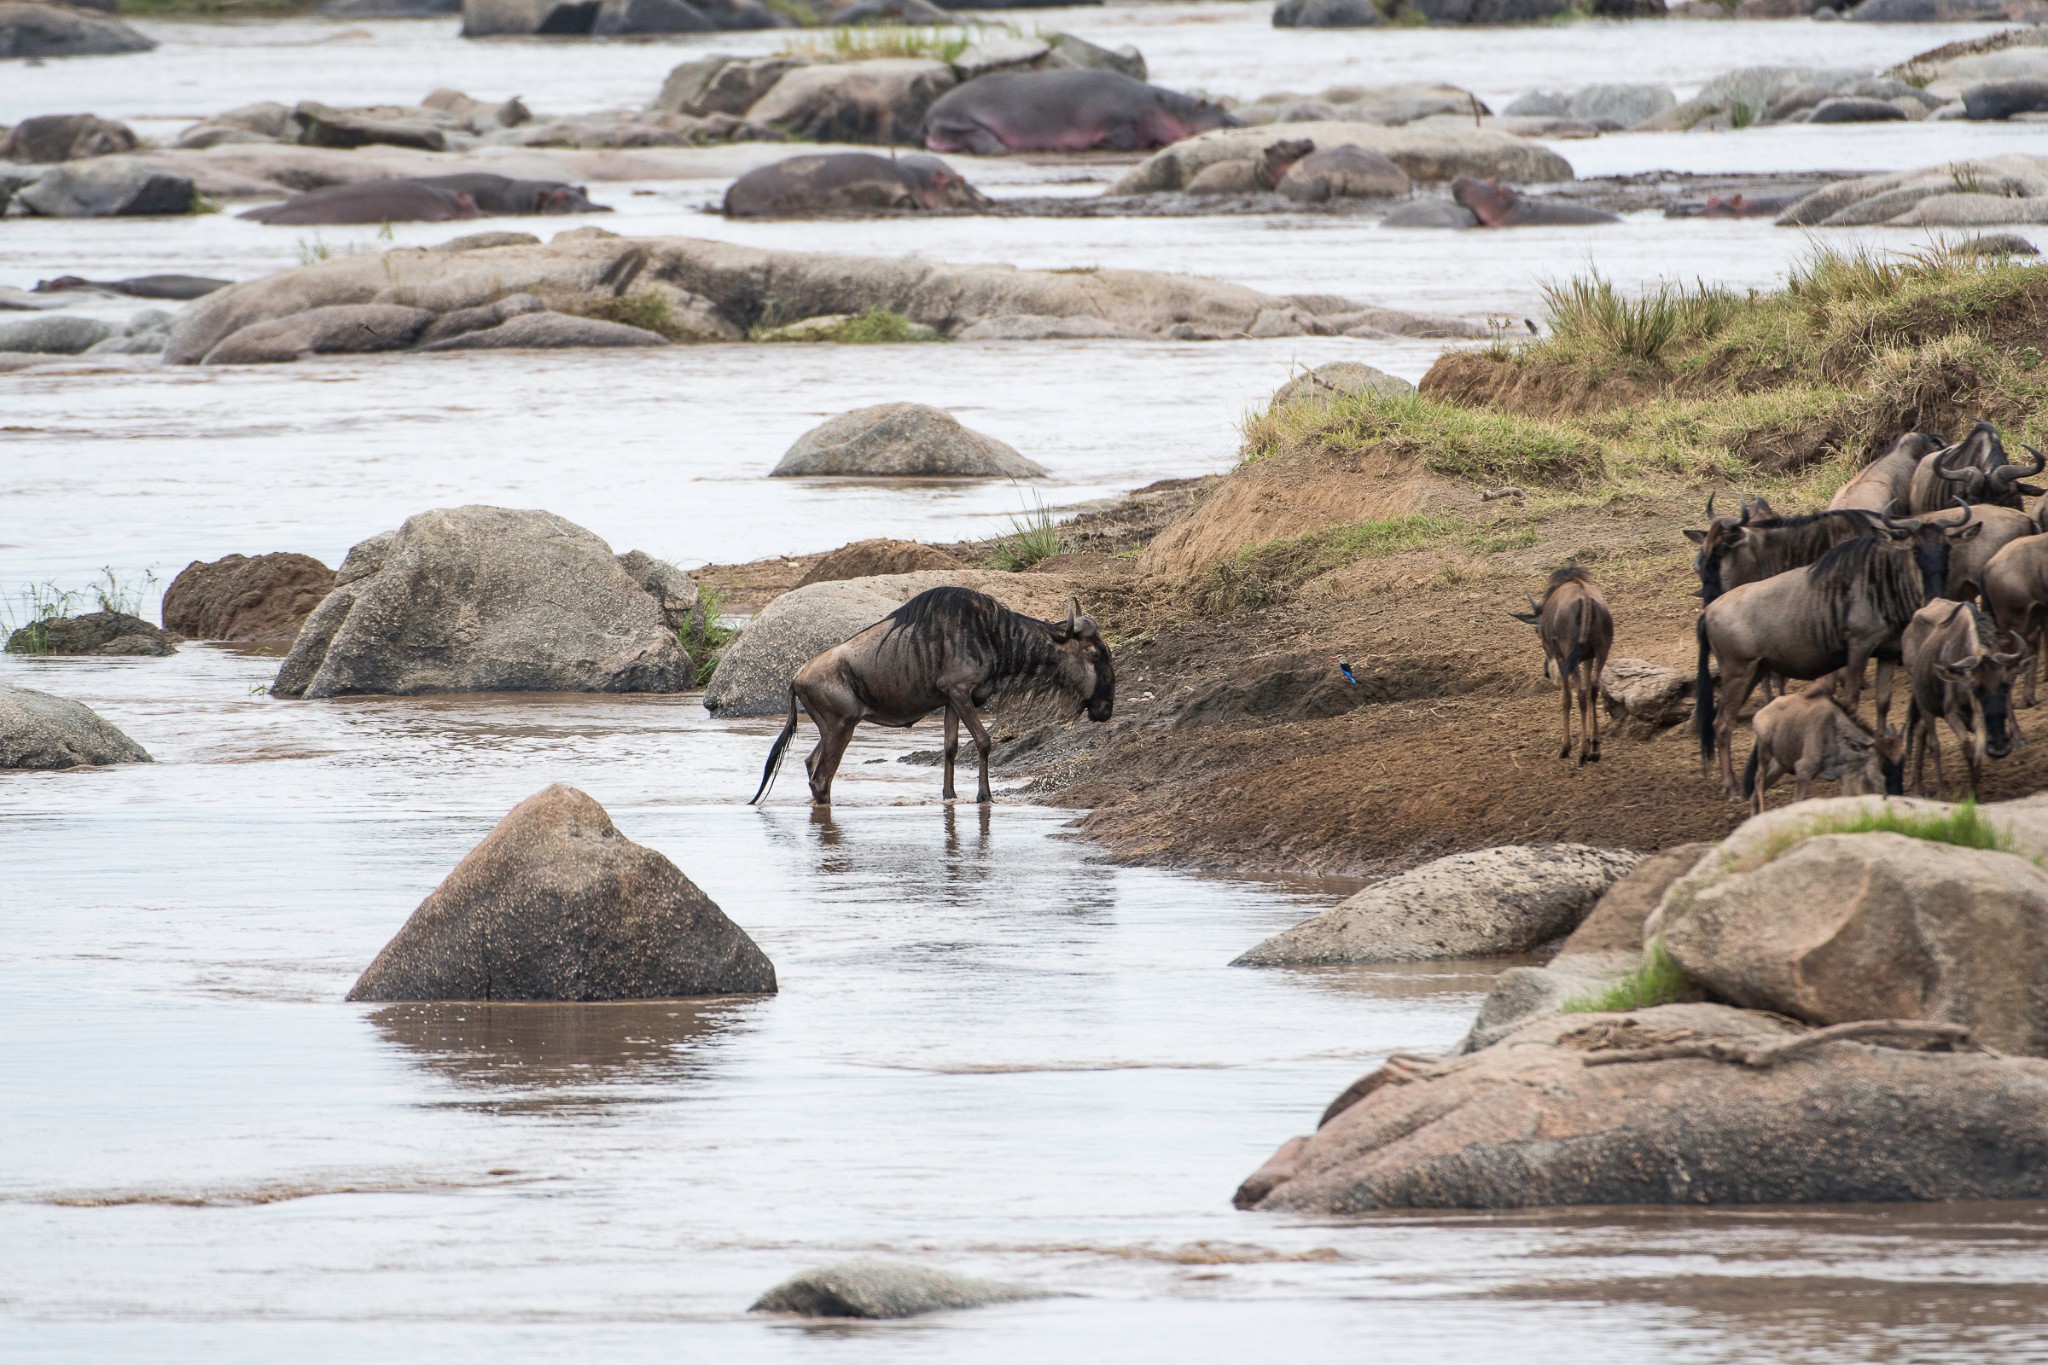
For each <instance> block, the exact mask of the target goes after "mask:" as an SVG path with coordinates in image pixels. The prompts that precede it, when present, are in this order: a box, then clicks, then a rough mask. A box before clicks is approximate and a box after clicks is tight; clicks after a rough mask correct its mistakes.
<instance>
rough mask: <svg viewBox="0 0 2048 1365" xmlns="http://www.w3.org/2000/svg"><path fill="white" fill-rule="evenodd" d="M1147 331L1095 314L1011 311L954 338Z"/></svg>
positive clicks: (1085, 336)
mask: <svg viewBox="0 0 2048 1365" xmlns="http://www.w3.org/2000/svg"><path fill="white" fill-rule="evenodd" d="M1147 336H1148V333H1145V332H1142V331H1140V330H1138V329H1137V328H1135V327H1127V326H1119V325H1118V324H1116V323H1114V322H1109V321H1106V320H1104V319H1102V318H1094V317H1085V316H1084V317H1048V316H1045V315H1043V314H1033V313H1008V314H1005V315H1003V316H1002V317H994V318H983V319H982V320H981V321H980V322H977V323H974V324H973V325H972V326H969V327H964V328H962V329H961V330H960V331H958V332H955V333H954V334H953V339H954V340H955V341H1102V340H1116V341H1142V340H1144V339H1145V338H1146V337H1147Z"/></svg>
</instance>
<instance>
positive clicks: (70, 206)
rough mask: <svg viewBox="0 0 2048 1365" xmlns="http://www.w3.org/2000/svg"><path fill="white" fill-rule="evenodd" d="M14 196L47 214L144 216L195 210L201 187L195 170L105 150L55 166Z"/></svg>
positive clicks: (67, 215) (58, 216) (42, 215)
mask: <svg viewBox="0 0 2048 1365" xmlns="http://www.w3.org/2000/svg"><path fill="white" fill-rule="evenodd" d="M14 198H15V201H16V202H17V203H19V204H20V205H21V206H22V207H23V208H25V209H27V210H28V211H29V212H30V213H32V214H36V215H38V216H39V217H43V218H143V217H151V216H158V215H167V214H181V213H190V212H192V209H193V207H194V205H195V204H196V203H197V202H198V193H197V191H196V190H194V188H193V186H192V178H191V177H190V176H187V175H181V174H179V173H178V172H176V171H166V170H161V169H158V168H157V167H154V166H151V165H149V164H147V163H146V162H144V161H142V160H140V159H138V158H136V157H132V156H101V157H93V158H92V159H90V160H88V161H70V162H66V163H64V164H63V165H61V166H53V167H51V168H50V169H49V170H47V171H45V172H43V173H42V174H41V175H40V176H37V177H36V179H35V180H34V181H33V182H32V183H30V184H28V185H26V186H24V187H22V188H21V189H19V190H17V191H16V192H15V195H14Z"/></svg>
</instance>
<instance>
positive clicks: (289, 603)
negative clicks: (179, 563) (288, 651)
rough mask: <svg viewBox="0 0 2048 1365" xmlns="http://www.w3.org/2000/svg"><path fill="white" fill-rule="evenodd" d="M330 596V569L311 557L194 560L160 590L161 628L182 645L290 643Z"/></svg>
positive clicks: (258, 556) (267, 556)
mask: <svg viewBox="0 0 2048 1365" xmlns="http://www.w3.org/2000/svg"><path fill="white" fill-rule="evenodd" d="M332 591H334V570H332V569H330V568H328V567H327V566H326V565H325V564H322V563H321V562H320V561H319V560H317V559H315V558H313V557H312V556H311V555H299V554H290V553H284V552H280V553H277V554H267V555H256V556H253V557H252V556H249V555H228V556H227V557H225V558H223V559H216V560H214V561H212V562H211V563H202V562H201V561H199V560H196V559H195V560H193V561H192V562H191V563H190V564H187V565H186V566H185V567H184V569H183V570H182V571H181V572H180V573H179V574H178V576H177V577H176V578H174V579H172V580H171V586H170V587H168V588H166V589H165V590H164V607H163V618H164V629H165V630H168V631H172V632H175V633H176V634H179V635H182V636H184V637H185V638H186V639H188V640H233V641H243V642H252V643H261V642H277V641H291V640H296V639H297V638H298V635H299V629H300V627H302V626H304V625H305V624H306V618H307V617H309V616H311V615H312V614H313V609H314V608H315V607H317V606H319V605H320V603H321V602H322V601H323V600H325V599H326V597H327V594H328V593H330V592H332Z"/></svg>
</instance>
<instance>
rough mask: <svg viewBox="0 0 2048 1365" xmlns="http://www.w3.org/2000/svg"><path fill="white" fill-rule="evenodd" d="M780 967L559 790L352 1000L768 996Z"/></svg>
mask: <svg viewBox="0 0 2048 1365" xmlns="http://www.w3.org/2000/svg"><path fill="white" fill-rule="evenodd" d="M774 990H775V968H774V966H773V964H771V963H770V962H769V961H768V958H767V955H766V954H764V953H763V952H762V951H761V950H760V948H758V947H757V946H755V943H754V941H753V939H751V938H749V937H748V936H747V933H746V931H745V930H743V929H741V928H740V927H739V926H738V925H736V924H734V923H733V922H732V921H731V920H729V919H727V918H726V917H725V913H724V912H723V911H722V910H720V909H719V908H718V906H717V905H716V904H714V903H713V902H712V900H711V898H710V897H709V896H706V895H705V894H704V893H703V892H702V891H700V890H698V889H697V886H696V884H695V883H694V882H692V881H691V880H690V879H689V878H688V877H686V876H684V875H683V873H682V872H681V870H680V869H678V868H677V867H676V865H675V864H674V863H672V862H670V861H669V860H668V859H667V858H664V857H663V856H662V855H661V854H659V853H657V852H655V851H654V850H653V849H651V848H643V847H641V846H640V845H639V844H636V843H634V842H633V841H632V840H631V839H628V838H627V837H626V836H625V835H623V834H621V833H619V831H618V829H617V827H616V826H614V825H613V824H612V822H611V817H610V816H608V815H606V814H605V811H604V807H602V806H600V805H598V803H597V802H595V801H593V800H592V799H591V798H590V797H589V796H587V795H585V794H584V793H582V792H580V791H578V790H576V789H575V788H574V787H565V786H562V785H560V784H559V783H558V784H556V785H554V786H551V787H548V788H547V789H545V790H544V791H541V792H539V793H538V794H536V795H534V796H530V797H528V798H527V799H526V800H524V801H522V802H520V803H519V804H518V805H517V806H514V807H513V808H512V811H511V813H510V814H508V815H507V816H506V817H505V818H504V819H503V820H501V821H499V822H498V825H497V827H496V828H495V829H493V830H492V831H491V832H490V833H489V834H488V835H486V836H485V837H484V840H483V842H482V843H480V844H478V845H477V846H476V847H475V848H473V849H471V850H470V851H469V854H468V856H466V857H465V858H463V860H462V861H461V862H460V863H459V864H457V865H456V868H455V870H454V871H453V872H451V873H449V874H448V877H447V879H446V880H445V881H443V882H442V883H441V884H440V885H439V886H438V887H436V888H434V892H433V894H432V895H430V896H428V897H427V898H426V899H425V900H424V901H422V902H420V907H419V909H417V910H415V911H413V913H412V918H410V919H408V920H407V921H406V922H405V927H404V928H402V929H400V930H399V931H398V934H397V936H396V937H394V938H393V939H392V940H391V942H389V943H387V944H385V945H384V950H383V951H382V952H380V953H378V954H377V959H376V961H374V962H372V963H371V964H370V966H369V968H368V970H366V971H365V972H364V973H363V974H362V976H361V977H360V978H358V979H357V981H356V984H355V985H354V987H353V988H351V989H350V991H349V993H348V998H349V999H351V1000H648V999H663V998H669V997H682V996H693V995H758V994H769V993H772V992H773V991H774Z"/></svg>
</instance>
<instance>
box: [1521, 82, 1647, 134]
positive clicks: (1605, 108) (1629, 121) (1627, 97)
mask: <svg viewBox="0 0 2048 1365" xmlns="http://www.w3.org/2000/svg"><path fill="white" fill-rule="evenodd" d="M1677 107H1678V97H1677V96H1676V95H1674V94H1672V93H1671V88H1670V87H1669V86H1663V85H1631V84H1606V85H1588V86H1584V87H1582V88H1580V89H1578V90H1574V91H1572V92H1571V93H1570V94H1558V93H1555V92H1552V91H1547V90H1539V91H1535V92H1533V93H1531V94H1527V95H1523V96H1522V97H1521V98H1519V99H1517V100H1515V101H1514V102H1513V103H1511V104H1509V105H1508V106H1507V107H1506V108H1504V109H1502V110H1501V112H1502V113H1503V114H1506V115H1508V116H1509V117H1514V118H1557V119H1575V120H1577V121H1578V122H1580V123H1590V124H1592V125H1593V126H1594V127H1596V128H1602V129H1606V130H1608V131H1618V130H1620V129H1624V128H1633V127H1635V126H1636V125H1637V124H1640V123H1647V122H1649V121H1650V120H1651V119H1653V118H1657V117H1658V116H1660V115H1663V114H1667V113H1669V112H1671V111H1672V110H1673V109H1676V108H1677Z"/></svg>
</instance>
